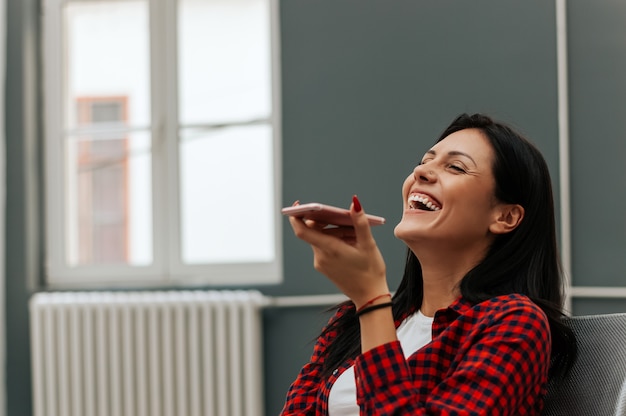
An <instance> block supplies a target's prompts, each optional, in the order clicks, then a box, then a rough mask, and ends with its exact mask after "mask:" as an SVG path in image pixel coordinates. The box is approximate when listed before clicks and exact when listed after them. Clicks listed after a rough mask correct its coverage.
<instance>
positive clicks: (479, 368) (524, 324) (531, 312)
mask: <svg viewBox="0 0 626 416" xmlns="http://www.w3.org/2000/svg"><path fill="white" fill-rule="evenodd" d="M469 333H470V334H471V333H472V331H470V332H469ZM460 338H463V337H460ZM464 338H465V339H464V340H462V339H454V337H451V338H450V342H451V343H458V344H459V345H460V346H459V345H455V346H454V347H451V349H452V350H455V349H457V347H459V348H458V351H457V352H458V354H456V355H457V356H456V357H455V358H454V359H451V361H450V362H446V363H443V362H442V361H441V360H439V359H440V358H441V357H445V356H446V354H448V355H450V354H449V351H446V344H445V343H442V344H441V345H440V346H438V347H437V348H432V349H431V351H429V352H428V353H427V354H426V353H425V355H424V359H423V360H422V361H421V362H417V363H415V362H410V360H409V361H407V360H406V359H405V358H404V355H403V353H402V348H401V346H400V343H399V342H398V341H394V342H391V343H388V344H384V345H381V346H378V347H376V348H374V349H372V350H370V351H367V352H366V353H364V354H362V355H360V356H359V357H358V358H357V360H356V368H355V374H356V384H357V401H358V403H359V406H360V409H361V414H366V415H392V414H394V415H397V414H411V415H524V414H536V415H538V414H539V413H540V410H541V407H542V404H543V395H545V385H546V381H547V373H548V369H549V364H550V330H549V325H548V322H547V318H546V317H545V315H544V314H543V312H542V311H541V310H540V309H539V308H533V307H526V308H516V309H513V310H509V311H505V312H497V313H495V314H494V316H492V317H490V319H489V324H487V325H485V326H484V328H481V329H480V330H479V331H478V335H467V334H466V336H465V337H464ZM464 343H466V344H467V345H463V344H464ZM425 348H428V346H427V347H425ZM428 357H430V358H431V359H430V360H429V358H428ZM442 364H443V365H444V366H445V365H448V364H449V365H450V370H449V371H447V373H446V372H444V374H445V376H443V377H440V376H436V374H441V368H440V367H439V368H437V366H441V365H442ZM435 378H436V379H435Z"/></svg>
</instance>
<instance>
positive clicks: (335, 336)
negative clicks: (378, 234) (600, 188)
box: [282, 114, 576, 416]
mask: <svg viewBox="0 0 626 416" xmlns="http://www.w3.org/2000/svg"><path fill="white" fill-rule="evenodd" d="M402 197H403V201H404V204H403V215H402V220H401V221H400V223H399V224H398V225H397V226H396V228H395V235H396V237H397V238H399V239H401V240H402V241H404V242H405V243H406V245H407V246H408V256H407V261H406V267H405V272H404V276H403V279H402V281H401V283H400V286H399V287H398V289H397V291H396V293H395V295H394V296H393V300H391V295H390V294H389V288H388V285H387V280H386V275H385V263H384V261H383V259H382V257H381V255H380V252H379V250H378V248H377V246H376V243H375V241H374V239H373V238H372V235H371V232H370V228H369V226H368V224H367V220H366V219H365V216H364V213H363V210H362V208H361V204H360V202H359V200H358V199H357V198H356V197H354V198H353V203H352V205H351V208H350V212H351V216H352V219H353V224H354V227H353V229H346V228H339V229H337V228H335V229H325V228H324V224H315V223H314V222H312V221H303V220H302V219H298V218H290V222H291V226H292V227H293V229H294V232H295V234H296V236H297V237H299V238H301V239H302V240H304V241H306V242H307V243H309V244H310V245H311V246H312V248H313V252H314V265H315V268H316V269H317V270H318V271H320V272H321V273H323V274H325V275H326V276H327V277H328V278H329V279H331V280H332V281H333V282H334V283H335V284H336V285H337V287H338V288H339V289H340V290H341V291H342V292H343V293H344V294H345V295H346V296H348V298H349V299H350V301H347V302H345V303H343V304H341V305H339V307H338V309H337V312H336V314H335V315H334V316H333V317H332V318H331V320H330V322H329V324H328V325H327V326H326V328H325V329H324V330H323V331H322V333H321V335H320V337H319V339H318V341H317V343H316V345H315V348H314V352H313V356H312V358H311V360H310V362H309V363H307V364H306V365H305V366H304V367H303V368H302V370H301V372H300V374H299V375H298V378H297V379H296V380H295V382H294V383H293V384H292V386H291V387H290V389H289V392H288V394H287V399H286V403H285V406H284V408H283V412H282V414H283V415H292V414H298V415H300V414H311V415H325V414H330V415H333V416H334V415H358V414H361V415H390V414H411V415H461V414H463V415H466V414H472V415H539V414H540V412H541V409H542V407H543V397H544V395H545V393H546V386H547V382H548V378H549V376H553V377H558V376H561V375H563V374H564V373H565V372H566V371H567V370H568V369H569V368H570V367H571V365H572V362H573V360H574V358H575V354H576V347H575V342H574V338H573V333H572V332H571V330H570V329H569V328H567V327H566V326H564V325H563V323H562V322H561V319H560V318H561V317H562V312H561V304H562V293H561V289H562V276H561V272H560V267H559V260H558V253H557V247H556V235H555V220H554V207H553V200H552V190H551V183H550V176H549V172H548V168H547V165H546V163H545V161H544V159H543V157H542V156H541V154H540V153H539V151H538V150H537V149H536V148H535V147H534V146H533V145H532V144H530V143H529V142H528V141H527V140H526V139H524V138H523V137H521V136H520V135H519V134H517V133H515V132H514V131H513V130H512V129H511V128H509V127H507V126H505V125H502V124H499V123H496V122H494V121H492V120H491V119H490V118H488V117H486V116H483V115H480V114H476V115H472V116H469V115H466V114H463V115H461V116H459V117H458V118H456V119H455V120H454V121H453V122H452V124H451V125H450V126H449V127H448V128H447V129H446V130H445V131H444V132H443V134H442V135H441V137H440V138H439V140H438V141H437V143H436V144H435V145H434V146H433V147H432V148H431V149H430V150H428V151H427V152H426V154H425V155H424V157H423V159H422V161H421V163H420V164H419V165H418V166H416V167H415V169H414V170H413V172H412V173H411V174H410V175H409V176H408V177H407V179H406V180H405V182H404V184H403V187H402ZM349 230H353V231H352V232H350V231H349Z"/></svg>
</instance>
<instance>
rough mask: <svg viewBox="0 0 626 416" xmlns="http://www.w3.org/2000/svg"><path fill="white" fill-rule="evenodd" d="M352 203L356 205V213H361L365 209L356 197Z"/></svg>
mask: <svg viewBox="0 0 626 416" xmlns="http://www.w3.org/2000/svg"><path fill="white" fill-rule="evenodd" d="M352 203H353V204H354V210H355V211H356V212H361V209H363V208H361V202H359V198H357V197H356V195H354V196H353V197H352Z"/></svg>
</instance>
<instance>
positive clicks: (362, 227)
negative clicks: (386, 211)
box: [350, 195, 376, 247]
mask: <svg viewBox="0 0 626 416" xmlns="http://www.w3.org/2000/svg"><path fill="white" fill-rule="evenodd" d="M350 216H351V217H352V223H353V224H354V232H355V236H356V240H357V241H358V243H359V245H363V246H364V247H368V246H375V245H376V243H375V242H374V237H373V236H372V229H371V227H370V224H369V222H368V220H367V217H366V216H365V212H364V211H363V208H362V206H361V201H359V198H358V197H357V196H356V195H354V196H353V197H352V205H351V206H350Z"/></svg>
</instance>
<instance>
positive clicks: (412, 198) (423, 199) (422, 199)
mask: <svg viewBox="0 0 626 416" xmlns="http://www.w3.org/2000/svg"><path fill="white" fill-rule="evenodd" d="M415 202H418V203H420V204H422V205H423V206H425V207H426V208H428V209H429V210H431V211H439V210H440V209H441V208H440V207H438V206H437V205H435V204H433V202H432V201H431V200H430V199H428V197H427V196H425V195H415V194H414V195H409V206H410V207H411V208H413V209H418V208H419V206H418V205H417V204H415Z"/></svg>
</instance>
